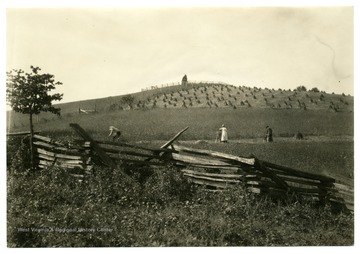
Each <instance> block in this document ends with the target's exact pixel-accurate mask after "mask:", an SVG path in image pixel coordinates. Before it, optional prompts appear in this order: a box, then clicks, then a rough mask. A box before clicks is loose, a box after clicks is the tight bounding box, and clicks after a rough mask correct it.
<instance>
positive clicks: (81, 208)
mask: <svg viewBox="0 0 360 254" xmlns="http://www.w3.org/2000/svg"><path fill="white" fill-rule="evenodd" d="M96 172H97V173H96V175H95V176H92V177H90V178H88V179H87V180H86V181H85V182H83V183H79V182H78V181H77V180H75V179H73V178H72V177H70V176H69V175H68V174H67V172H65V171H64V170H61V169H58V168H49V169H48V170H42V171H38V172H32V173H26V172H16V171H15V172H13V173H10V174H9V175H8V182H7V184H8V185H7V189H8V199H7V200H8V201H7V202H8V206H7V207H8V208H7V209H8V214H7V215H8V218H7V235H8V247H122V246H344V245H345V246H346V245H353V243H354V238H353V234H354V230H353V219H354V218H353V215H351V214H344V213H341V212H340V213H339V212H338V213H335V212H333V211H332V210H331V208H330V207H329V206H325V207H318V206H316V205H314V204H312V203H310V202H301V201H295V202H294V201H291V202H290V201H289V202H285V203H284V202H276V201H273V200H269V199H267V198H266V197H258V196H255V195H254V194H248V193H246V192H244V191H243V189H242V188H241V186H239V187H238V188H236V189H233V190H231V191H230V190H229V191H224V192H221V193H212V192H211V193H210V192H208V191H206V190H204V189H202V188H199V187H195V186H193V185H192V184H191V183H189V182H187V179H185V178H184V177H183V176H182V175H181V174H180V173H179V172H178V171H177V170H176V169H174V168H171V167H168V168H157V169H154V172H153V173H152V174H150V175H148V176H147V177H146V178H145V180H144V181H143V182H142V183H140V182H139V181H138V180H136V179H134V181H133V182H127V181H125V180H124V178H123V177H122V176H121V174H120V173H119V171H117V170H114V171H109V170H107V169H105V168H98V169H97V170H96ZM135 178H136V177H135ZM137 179H139V178H137Z"/></svg>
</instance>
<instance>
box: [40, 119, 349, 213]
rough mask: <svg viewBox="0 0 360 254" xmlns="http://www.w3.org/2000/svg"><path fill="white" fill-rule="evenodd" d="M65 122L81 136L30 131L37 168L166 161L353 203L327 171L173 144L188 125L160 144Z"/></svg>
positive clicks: (228, 181)
mask: <svg viewBox="0 0 360 254" xmlns="http://www.w3.org/2000/svg"><path fill="white" fill-rule="evenodd" d="M70 127H72V128H73V129H74V130H75V131H76V132H77V133H78V134H79V135H80V136H81V137H82V140H78V141H74V142H73V143H72V144H64V143H61V142H57V141H55V140H52V139H50V138H47V137H42V136H39V135H35V136H34V140H35V141H34V145H35V146H36V148H37V152H38V158H39V167H40V168H46V167H49V166H53V165H57V166H59V167H63V168H66V169H69V170H70V173H71V174H72V175H74V176H76V177H84V175H89V174H91V172H92V169H93V165H94V162H95V161H96V162H99V161H100V162H101V163H102V164H104V165H105V166H108V167H109V168H111V169H116V170H121V171H122V168H120V167H118V165H119V164H120V163H121V164H126V165H128V166H134V167H140V166H150V167H151V166H156V167H158V166H162V165H165V164H169V163H170V164H172V165H174V166H176V167H179V168H180V170H181V172H182V173H183V174H184V176H186V177H187V178H188V179H189V180H190V181H192V182H194V183H195V184H199V185H204V186H207V187H209V188H211V189H218V190H221V189H228V188H234V187H236V186H239V185H241V186H243V187H244V188H245V189H247V190H248V191H251V192H254V193H259V194H264V195H268V196H270V197H275V198H283V197H285V196H287V195H293V194H296V195H300V196H302V197H308V198H311V199H312V200H315V201H319V202H333V203H337V204H340V205H345V206H346V207H347V208H348V209H349V210H353V209H354V191H353V185H351V184H349V183H346V184H344V182H337V181H336V180H335V178H333V177H329V176H324V175H320V174H313V173H308V172H304V171H301V170H297V169H293V168H289V167H284V166H280V165H276V164H273V163H271V162H267V161H262V160H259V159H258V158H255V157H249V158H247V157H240V156H235V155H230V154H226V153H221V152H216V151H210V150H203V149H194V148H189V147H185V146H182V145H179V144H174V141H175V140H176V139H177V138H178V137H179V136H180V135H181V133H183V132H185V131H186V130H187V129H188V127H187V128H185V129H183V130H182V131H180V132H179V133H178V134H176V135H175V136H174V137H173V138H172V139H170V140H169V141H168V142H166V143H165V144H164V145H163V146H161V147H160V148H149V147H143V146H138V145H133V144H128V143H121V142H108V141H96V140H93V139H92V138H91V137H90V136H89V135H88V134H87V133H86V131H85V130H83V129H82V128H81V127H80V126H79V125H77V124H70ZM123 174H124V175H126V174H125V173H124V172H123ZM126 176H127V175H126Z"/></svg>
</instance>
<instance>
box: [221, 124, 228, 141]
mask: <svg viewBox="0 0 360 254" xmlns="http://www.w3.org/2000/svg"><path fill="white" fill-rule="evenodd" d="M219 131H220V132H221V136H220V141H221V142H223V143H227V141H228V131H227V128H226V127H225V124H223V125H222V126H221V128H220V129H219Z"/></svg>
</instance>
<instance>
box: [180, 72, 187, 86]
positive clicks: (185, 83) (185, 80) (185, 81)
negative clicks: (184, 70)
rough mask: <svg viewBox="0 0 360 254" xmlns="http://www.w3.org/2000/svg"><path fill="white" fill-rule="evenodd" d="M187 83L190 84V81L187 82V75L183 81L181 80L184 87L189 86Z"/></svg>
mask: <svg viewBox="0 0 360 254" xmlns="http://www.w3.org/2000/svg"><path fill="white" fill-rule="evenodd" d="M187 82H188V80H187V76H186V74H185V75H184V77H183V78H182V80H181V84H182V85H183V86H186V85H187Z"/></svg>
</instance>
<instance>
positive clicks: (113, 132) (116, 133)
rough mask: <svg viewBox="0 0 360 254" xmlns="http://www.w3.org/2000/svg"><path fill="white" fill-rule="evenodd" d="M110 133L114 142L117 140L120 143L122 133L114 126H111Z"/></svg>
mask: <svg viewBox="0 0 360 254" xmlns="http://www.w3.org/2000/svg"><path fill="white" fill-rule="evenodd" d="M109 131H110V134H109V137H110V136H113V138H112V139H113V141H115V139H116V141H119V139H120V136H121V131H120V130H119V129H118V128H116V127H114V126H110V127H109Z"/></svg>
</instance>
